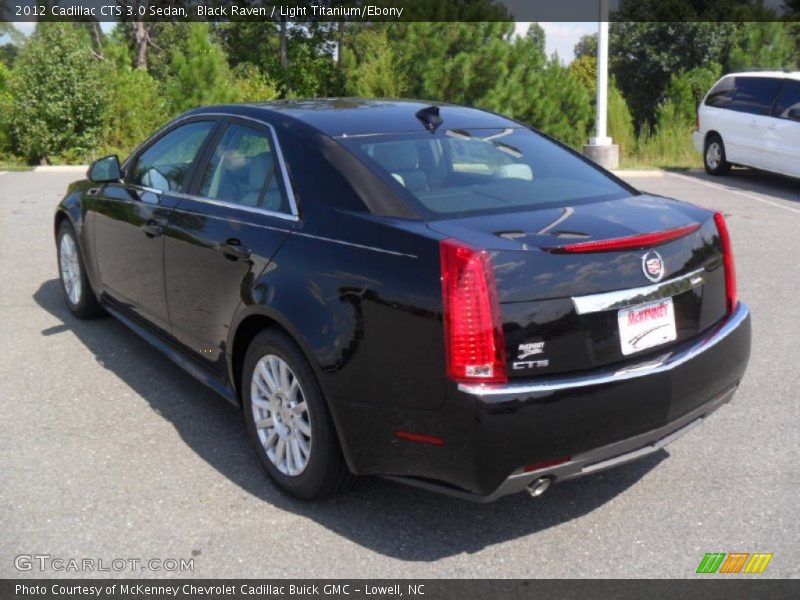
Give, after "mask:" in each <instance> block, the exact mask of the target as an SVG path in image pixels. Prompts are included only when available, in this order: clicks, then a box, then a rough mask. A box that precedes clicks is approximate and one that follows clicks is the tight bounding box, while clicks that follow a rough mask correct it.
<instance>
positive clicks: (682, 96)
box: [656, 63, 722, 127]
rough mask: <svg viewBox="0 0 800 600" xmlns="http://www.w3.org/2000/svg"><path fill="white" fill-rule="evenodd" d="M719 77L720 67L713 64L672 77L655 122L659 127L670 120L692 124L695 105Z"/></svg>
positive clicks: (695, 109)
mask: <svg viewBox="0 0 800 600" xmlns="http://www.w3.org/2000/svg"><path fill="white" fill-rule="evenodd" d="M721 75H722V67H720V66H719V65H718V64H715V63H712V64H710V65H709V66H708V67H698V68H696V69H692V70H691V71H681V72H679V73H676V74H674V75H672V77H671V78H670V81H669V84H668V85H667V89H666V92H665V100H664V103H663V104H662V105H661V106H659V108H658V112H657V119H656V121H657V123H658V125H659V127H660V126H661V125H662V124H663V123H664V122H668V121H671V120H675V121H676V122H680V123H683V124H689V125H691V124H693V123H694V121H695V117H696V116H697V105H698V104H699V103H700V100H702V99H703V96H705V94H706V92H708V90H710V89H711V86H712V85H714V83H716V81H717V80H718V79H719V78H720V76H721Z"/></svg>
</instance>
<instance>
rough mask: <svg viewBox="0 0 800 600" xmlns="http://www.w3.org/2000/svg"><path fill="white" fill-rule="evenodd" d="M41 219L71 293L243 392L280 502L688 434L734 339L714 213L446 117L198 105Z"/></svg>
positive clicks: (536, 484) (312, 106) (590, 456)
mask: <svg viewBox="0 0 800 600" xmlns="http://www.w3.org/2000/svg"><path fill="white" fill-rule="evenodd" d="M54 228H55V235H56V245H57V255H58V265H59V269H60V274H61V281H62V283H63V288H64V296H65V300H66V303H67V305H68V306H69V308H70V310H71V311H72V312H73V313H74V314H75V315H77V316H78V317H82V318H84V317H91V316H94V315H97V314H98V313H102V312H107V313H110V314H111V315H113V316H115V317H116V318H118V319H119V320H120V321H122V322H123V323H125V324H126V325H127V326H128V327H130V328H131V329H132V330H134V331H135V332H137V333H138V334H139V335H141V336H142V337H144V338H145V339H146V340H147V341H148V342H150V343H151V344H152V345H153V346H155V347H156V348H158V349H159V350H161V351H162V352H163V353H164V354H166V355H167V356H168V357H169V358H171V359H172V360H173V361H174V362H176V363H177V364H178V365H179V366H181V367H183V368H184V369H186V370H187V371H188V372H189V373H191V374H192V375H194V376H195V377H196V378H197V379H199V380H200V381H201V382H203V383H205V384H206V385H208V386H209V387H211V388H213V389H214V390H216V391H217V392H218V393H219V394H220V395H222V396H223V397H225V398H226V399H228V400H229V401H230V402H233V403H235V404H237V405H241V406H242V408H243V411H244V416H245V421H246V427H247V430H248V432H249V435H250V437H251V438H252V441H253V444H254V446H255V449H256V452H257V454H258V457H259V459H260V460H261V462H262V463H263V465H264V467H265V468H266V470H267V472H268V474H269V475H270V476H271V477H272V479H273V480H274V481H275V482H276V483H277V484H278V485H279V486H280V487H281V488H282V489H284V490H285V491H287V492H288V493H290V494H292V495H294V496H297V497H300V498H318V497H323V496H326V495H329V494H331V493H333V492H335V491H337V490H340V489H341V488H342V487H343V486H345V485H346V484H347V483H348V482H349V481H350V480H352V478H353V476H354V475H381V476H386V477H390V478H393V479H397V480H400V481H403V482H406V483H410V484H413V485H417V486H421V487H425V488H428V489H431V490H437V491H443V492H447V493H450V494H453V495H456V496H460V497H463V498H470V499H474V500H481V501H486V500H492V499H495V498H498V497H500V496H503V495H505V494H509V493H514V492H518V491H523V490H527V491H528V492H529V493H531V494H532V495H534V496H536V495H539V494H541V493H543V492H544V491H545V490H546V489H547V487H548V486H549V485H550V484H551V483H552V482H555V481H563V480H567V479H571V478H573V477H577V476H580V475H585V474H589V473H593V472H596V471H599V470H602V469H606V468H609V467H612V466H615V465H619V464H622V463H625V462H627V461H630V460H633V459H636V458H639V457H641V456H643V455H646V454H648V453H650V452H654V451H656V450H658V449H659V448H661V447H663V446H664V445H665V444H667V443H669V442H670V441H672V440H674V439H675V438H676V437H678V436H680V435H681V434H682V433H684V432H686V431H687V430H689V429H690V428H692V427H694V426H695V425H696V424H697V423H699V422H700V421H701V420H703V419H704V418H705V417H706V416H707V415H709V414H710V413H711V412H713V411H714V410H715V409H717V408H718V407H719V406H720V405H722V404H723V403H725V402H727V401H728V400H729V399H730V398H731V396H732V394H733V393H734V391H735V389H736V387H737V385H738V384H739V381H740V380H741V378H742V375H743V373H744V370H745V367H746V364H747V361H748V357H749V352H750V319H749V314H748V309H747V306H746V305H745V304H743V303H742V302H740V301H739V300H738V299H737V295H736V279H735V274H734V263H733V255H732V252H731V242H730V238H729V236H728V230H727V228H726V225H725V220H724V218H723V216H722V215H721V214H719V213H716V214H715V213H712V212H709V211H707V210H704V209H701V208H698V207H696V206H693V205H691V204H686V203H684V202H680V201H677V200H672V199H668V198H663V197H654V196H651V195H646V194H642V193H640V192H638V191H637V190H635V189H633V188H632V187H630V186H629V185H627V184H626V183H624V182H622V181H621V180H619V179H617V178H616V177H614V176H613V175H612V174H610V173H608V172H605V171H603V170H602V169H600V168H598V167H597V166H595V165H594V164H592V163H590V162H588V161H587V160H585V159H584V158H582V157H581V156H580V155H578V154H576V153H574V152H573V151H571V150H570V149H568V148H566V147H565V146H562V145H561V144H559V143H557V142H555V141H554V140H552V139H549V138H548V137H546V136H544V135H542V134H540V133H537V132H536V131H534V130H532V129H530V128H529V127H527V126H525V125H523V124H521V123H518V122H516V121H513V120H510V119H507V118H504V117H502V116H499V115H496V114H492V113H488V112H483V111H479V110H474V109H470V108H464V107H460V106H452V105H440V106H431V105H429V104H425V103H421V102H411V101H380V100H352V99H338V100H313V101H285V102H278V103H271V104H258V105H236V106H214V107H208V108H202V109H196V110H192V111H190V112H188V113H186V114H184V115H183V116H181V117H179V118H178V119H176V120H174V121H172V122H171V123H169V124H168V125H166V126H165V127H164V128H163V129H161V130H160V131H158V132H157V133H156V134H154V135H153V136H152V137H151V138H150V139H149V140H147V141H146V142H145V143H144V144H143V145H142V146H141V147H139V148H138V149H137V150H136V151H135V152H133V154H132V155H131V156H130V157H128V158H127V159H126V160H125V161H124V162H123V163H122V164H120V163H119V161H118V159H117V157H115V156H111V157H107V158H103V159H101V160H98V161H97V162H95V163H94V164H93V165H92V166H91V168H90V169H89V172H88V174H87V179H86V180H84V181H79V182H76V183H74V184H72V185H71V186H70V187H69V190H68V192H67V194H66V197H65V198H64V199H63V201H62V202H61V203H60V204H59V206H58V209H57V211H56V214H55V222H54ZM219 443H220V444H224V443H225V441H224V440H219Z"/></svg>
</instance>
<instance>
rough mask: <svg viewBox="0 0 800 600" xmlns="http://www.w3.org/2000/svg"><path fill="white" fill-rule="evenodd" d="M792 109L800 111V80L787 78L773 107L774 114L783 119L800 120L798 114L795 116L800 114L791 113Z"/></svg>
mask: <svg viewBox="0 0 800 600" xmlns="http://www.w3.org/2000/svg"><path fill="white" fill-rule="evenodd" d="M792 109H794V111H800V81H794V80H791V79H787V80H786V82H785V83H784V84H783V88H782V89H781V93H780V94H779V95H778V99H777V100H775V104H774V106H773V107H772V116H774V117H780V118H781V119H792V120H795V121H796V120H800V119H799V118H798V117H797V116H794V115H797V114H798V113H797V112H792V114H789V112H790V111H792Z"/></svg>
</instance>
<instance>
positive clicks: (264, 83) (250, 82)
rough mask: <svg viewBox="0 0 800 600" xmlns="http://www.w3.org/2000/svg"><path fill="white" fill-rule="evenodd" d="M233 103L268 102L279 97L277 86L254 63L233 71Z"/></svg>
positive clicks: (244, 64)
mask: <svg viewBox="0 0 800 600" xmlns="http://www.w3.org/2000/svg"><path fill="white" fill-rule="evenodd" d="M230 86H231V102H266V101H267V100H274V99H275V98H277V97H278V90H277V88H276V87H275V84H274V83H273V82H272V81H270V79H269V78H268V77H267V76H266V75H264V74H263V73H262V72H261V71H260V70H259V69H258V67H256V66H255V65H254V64H252V63H242V64H240V65H238V66H237V67H235V68H233V69H232V71H231V83H230Z"/></svg>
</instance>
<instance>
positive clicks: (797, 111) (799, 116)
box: [786, 108, 800, 121]
mask: <svg viewBox="0 0 800 600" xmlns="http://www.w3.org/2000/svg"><path fill="white" fill-rule="evenodd" d="M786 116H787V117H788V118H790V119H791V120H792V121H800V108H790V109H789V112H788V113H786Z"/></svg>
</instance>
